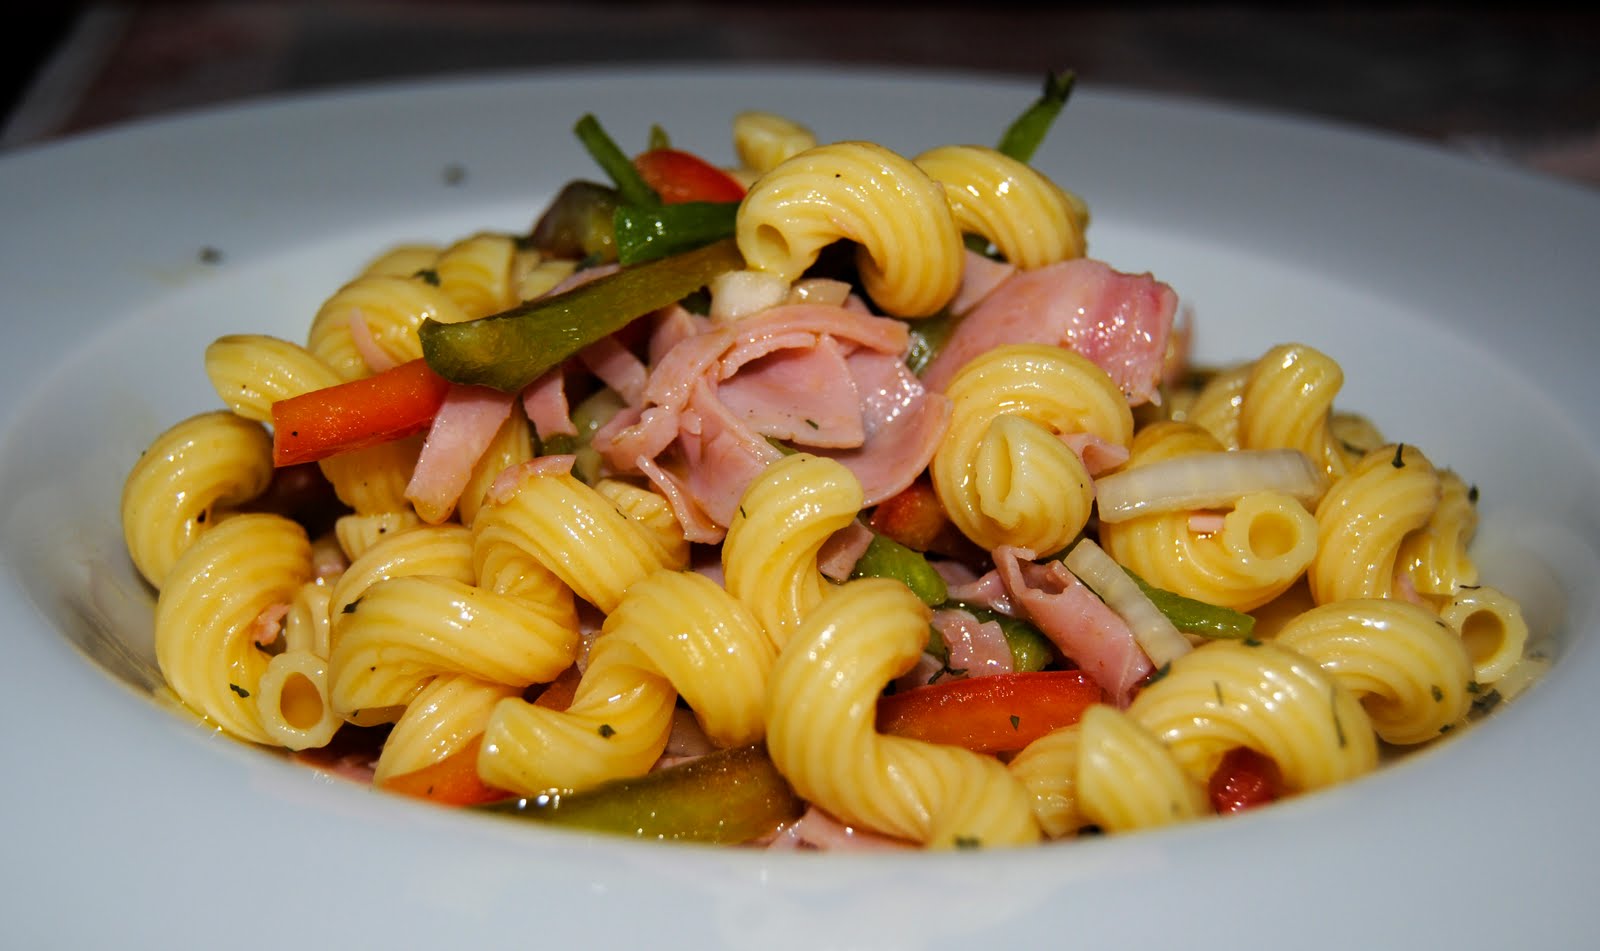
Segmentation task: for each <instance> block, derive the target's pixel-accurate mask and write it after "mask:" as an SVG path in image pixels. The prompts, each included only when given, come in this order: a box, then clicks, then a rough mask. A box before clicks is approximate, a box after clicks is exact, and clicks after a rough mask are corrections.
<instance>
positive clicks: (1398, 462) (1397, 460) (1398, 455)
mask: <svg viewBox="0 0 1600 951" xmlns="http://www.w3.org/2000/svg"><path fill="white" fill-rule="evenodd" d="M1405 451H1406V444H1405V443H1400V444H1399V445H1397V446H1395V447H1394V459H1392V460H1391V461H1390V462H1389V465H1391V466H1394V467H1395V468H1396V469H1404V468H1405V467H1406V461H1405V459H1404V458H1403V457H1404V455H1405Z"/></svg>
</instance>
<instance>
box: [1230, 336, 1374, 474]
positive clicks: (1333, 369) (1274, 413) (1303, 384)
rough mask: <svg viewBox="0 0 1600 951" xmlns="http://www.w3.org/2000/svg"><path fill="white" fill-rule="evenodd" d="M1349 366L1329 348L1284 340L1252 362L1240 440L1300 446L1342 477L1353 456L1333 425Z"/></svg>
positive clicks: (1260, 445) (1256, 445)
mask: <svg viewBox="0 0 1600 951" xmlns="http://www.w3.org/2000/svg"><path fill="white" fill-rule="evenodd" d="M1343 385H1344V370H1343V369H1341V368H1340V366H1339V364H1338V363H1337V362H1336V361H1334V360H1333V359H1332V358H1331V357H1329V356H1328V355H1327V354H1325V353H1322V352H1321V351H1319V350H1316V349H1313V348H1311V347H1308V346H1305V345H1304V344H1284V345H1281V346H1277V347H1273V348H1272V349H1271V350H1268V351H1267V352H1266V353H1264V354H1262V355H1261V358H1260V359H1258V360H1257V361H1256V362H1255V364H1254V365H1253V366H1252V367H1251V370H1250V378H1249V379H1248V380H1247V381H1246V383H1245V387H1244V394H1243V399H1242V401H1241V402H1240V404H1239V446H1240V448H1243V449H1298V450H1300V451H1301V452H1303V453H1305V454H1306V455H1307V456H1308V457H1309V458H1310V459H1311V460H1312V461H1313V462H1317V463H1319V464H1321V466H1322V467H1323V470H1324V471H1325V472H1326V473H1327V475H1328V478H1330V479H1337V478H1339V477H1340V476H1341V475H1344V473H1345V471H1346V470H1348V469H1349V468H1350V462H1351V460H1350V459H1349V458H1348V457H1347V456H1346V455H1345V452H1344V447H1343V445H1342V444H1341V443H1340V442H1339V440H1338V439H1337V438H1336V437H1335V436H1334V434H1333V430H1332V429H1331V428H1330V426H1329V415H1330V413H1331V412H1332V410H1333V400H1334V397H1335V396H1337V395H1338V393H1339V388H1340V387H1342V386H1343Z"/></svg>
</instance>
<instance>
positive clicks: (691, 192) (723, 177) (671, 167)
mask: <svg viewBox="0 0 1600 951" xmlns="http://www.w3.org/2000/svg"><path fill="white" fill-rule="evenodd" d="M633 167H634V168H636V169H638V170H639V174H640V175H641V176H642V177H643V178H644V180H645V181H646V182H647V183H648V184H649V185H650V187H651V188H653V189H655V192H656V194H657V195H660V196H661V203H662V204H664V205H678V204H683V203H685V202H691V201H706V202H727V201H739V200H741V199H743V198H744V186H743V185H741V184H739V183H738V182H737V181H735V180H734V178H733V176H731V175H729V174H728V173H727V172H724V171H723V170H722V169H720V168H717V167H716V166H715V165H712V164H711V163H710V162H707V161H706V160H705V159H703V158H700V157H699V156H698V155H694V154H691V153H689V152H682V151H679V150H677V149H651V150H650V151H648V152H643V153H640V155H639V156H638V157H637V158H635V159H634V160H633Z"/></svg>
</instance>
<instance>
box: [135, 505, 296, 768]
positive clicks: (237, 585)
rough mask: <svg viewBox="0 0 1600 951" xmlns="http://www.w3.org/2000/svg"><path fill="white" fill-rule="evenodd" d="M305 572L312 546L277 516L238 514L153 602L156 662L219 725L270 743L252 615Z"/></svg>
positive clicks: (187, 556)
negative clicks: (264, 724) (258, 700)
mask: <svg viewBox="0 0 1600 951" xmlns="http://www.w3.org/2000/svg"><path fill="white" fill-rule="evenodd" d="M310 578H311V543H310V542H309V541H307V539H306V534H305V531H304V530H303V529H301V528H300V526H299V525H297V524H295V523H294V522H292V521H290V520H289V519H286V518H283V517H281V516H277V515H265V514H248V515H236V516H234V517H232V518H229V519H226V520H224V521H223V522H222V523H221V524H219V525H217V526H216V527H215V528H213V529H212V530H211V531H209V532H206V533H205V534H204V535H202V536H200V538H199V539H197V540H196V541H195V543H194V544H193V545H191V546H189V548H188V549H187V550H186V551H185V552H184V553H183V555H182V556H181V557H179V558H178V560H177V562H176V563H175V564H174V566H173V570H172V573H171V576H170V578H169V581H168V584H167V585H166V587H164V588H163V589H162V591H161V595H160V597H159V598H158V599H157V600H156V618H155V642H156V662H157V664H159V665H160V668H161V675H162V676H163V677H165V678H166V681H167V684H168V686H170V687H171V688H172V690H173V692H174V693H176V694H177V695H178V698H179V699H180V700H182V701H183V702H184V704H186V705H187V706H188V707H190V708H191V709H193V710H195V711H196V712H198V713H200V714H201V715H202V716H204V717H206V718H207V719H209V720H211V721H212V722H214V723H216V724H217V725H218V726H219V727H221V728H222V729H223V730H224V731H225V732H227V733H229V734H231V735H233V736H236V737H239V738H240V739H244V740H249V741H251V742H254V743H267V744H270V743H273V742H274V740H273V737H272V736H271V734H269V733H268V732H267V731H266V730H265V729H264V728H263V727H262V724H261V715H260V712H259V711H258V709H257V706H256V700H255V699H254V697H255V694H256V693H257V691H258V690H259V689H260V680H261V677H262V675H263V674H264V673H265V672H266V669H267V662H268V656H267V654H266V653H265V652H263V651H262V650H261V649H260V647H259V646H258V644H257V642H256V639H255V634H256V631H257V621H258V620H259V619H260V618H262V616H263V615H264V614H265V613H266V612H267V611H269V610H270V609H275V608H279V607H281V606H284V605H288V604H289V603H290V602H292V601H293V600H294V597H295V593H296V592H297V591H298V589H299V588H300V586H301V585H303V584H305V583H306V582H307V581H308V580H310Z"/></svg>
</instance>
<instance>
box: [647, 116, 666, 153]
mask: <svg viewBox="0 0 1600 951" xmlns="http://www.w3.org/2000/svg"><path fill="white" fill-rule="evenodd" d="M645 147H646V148H648V149H649V150H650V151H652V152H654V151H655V150H656V149H670V148H672V139H671V138H670V137H669V136H668V135H667V130H666V129H663V128H661V124H660V123H658V122H652V123H650V139H649V141H648V143H647V144H646V146H645Z"/></svg>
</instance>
